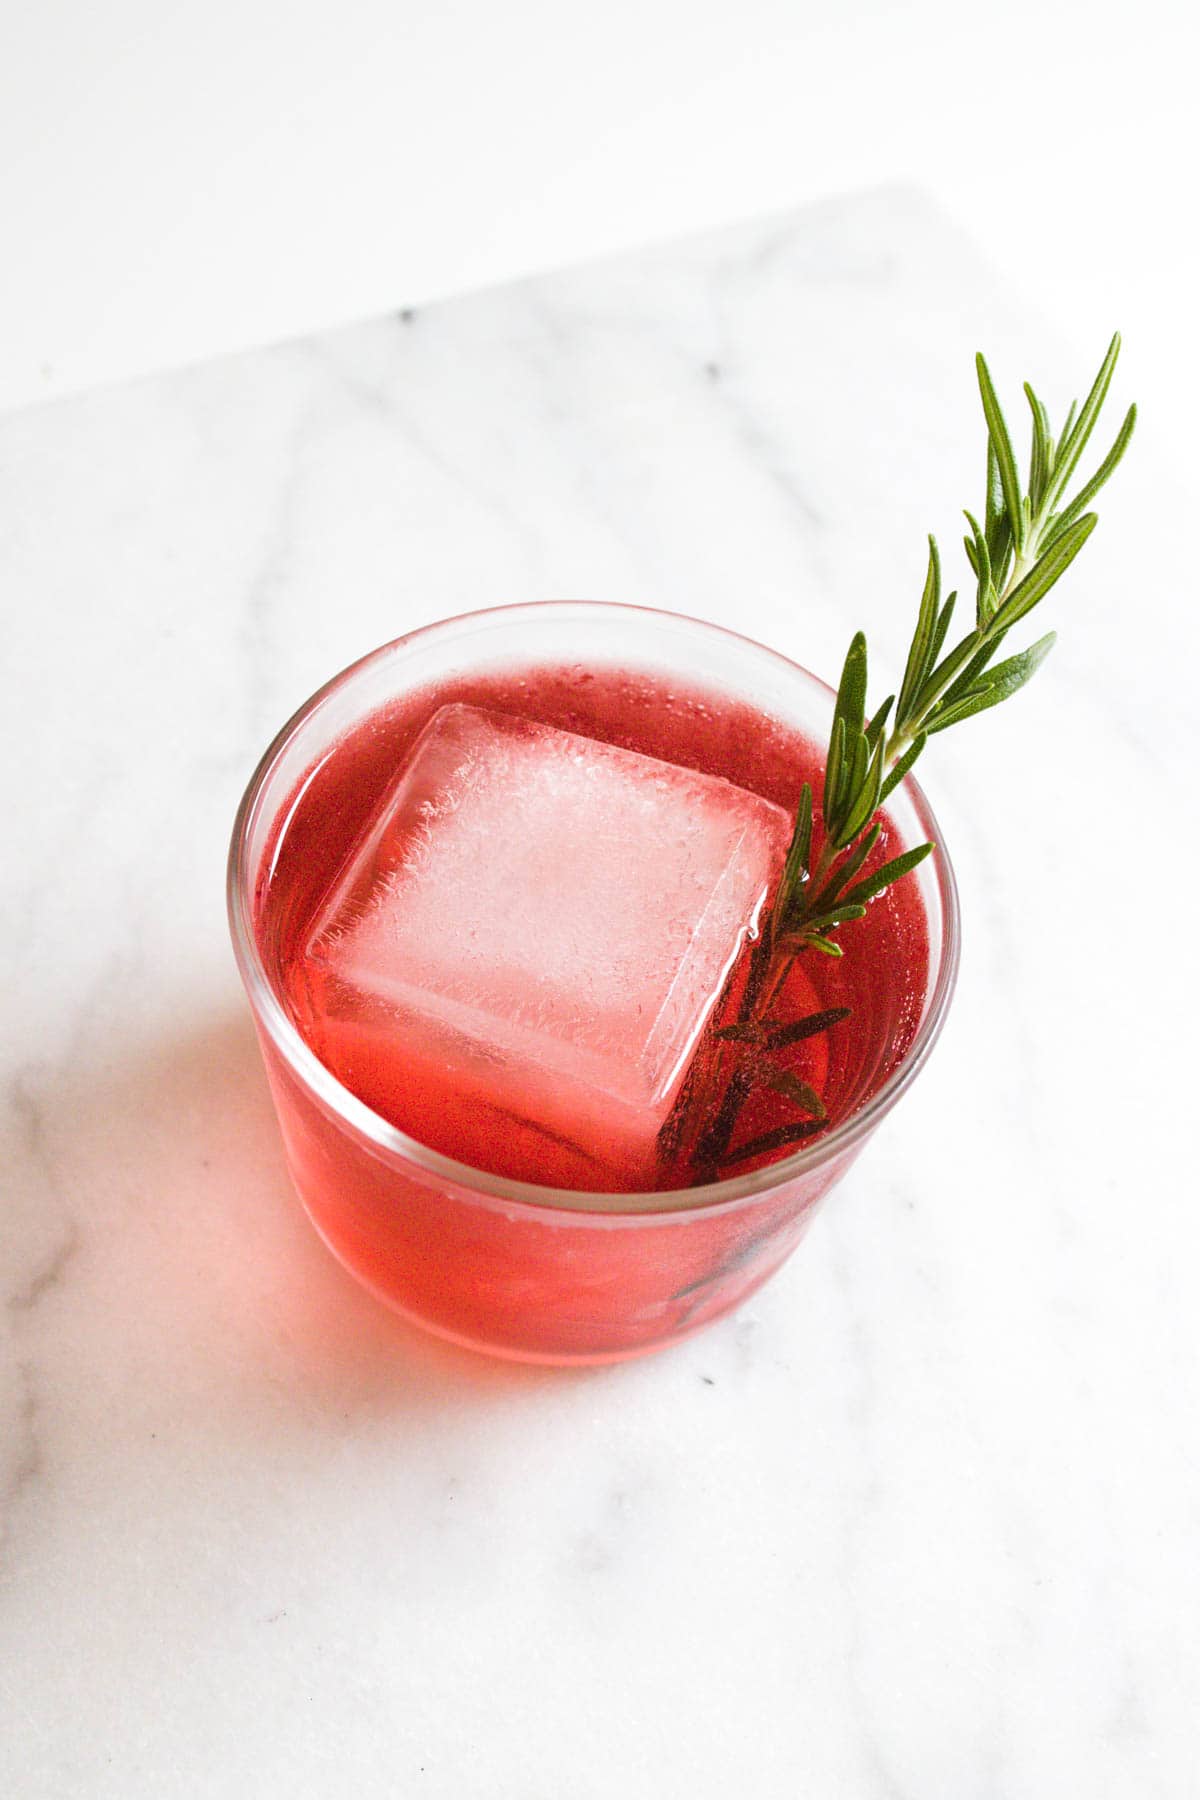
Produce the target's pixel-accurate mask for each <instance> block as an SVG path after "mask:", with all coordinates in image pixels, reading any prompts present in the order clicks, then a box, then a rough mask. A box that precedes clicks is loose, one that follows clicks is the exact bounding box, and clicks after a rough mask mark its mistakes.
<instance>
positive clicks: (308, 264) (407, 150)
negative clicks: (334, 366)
mask: <svg viewBox="0 0 1200 1800" xmlns="http://www.w3.org/2000/svg"><path fill="white" fill-rule="evenodd" d="M1194 12H1195V9H1194V7H1192V6H1190V5H1187V4H1184V3H1183V0H1141V3H1140V4H1139V5H1137V6H1136V7H1134V6H1127V5H1123V6H1115V5H1111V4H1108V3H1107V0H1099V4H1093V5H1083V4H1078V3H1076V0H1040V3H1037V0H1033V3H1031V0H1009V3H1008V4H1006V5H1005V6H1003V7H1001V8H995V7H992V8H987V9H985V8H982V7H976V6H972V5H970V4H964V0H908V3H907V4H902V5H901V4H888V3H887V0H859V3H857V4H840V5H836V4H835V5H831V4H828V0H825V3H822V4H817V3H816V0H737V3H736V4H734V3H732V0H605V4H603V5H588V6H584V5H580V4H577V3H572V0H509V3H508V4H504V5H498V4H495V3H494V0H440V3H438V4H432V3H427V4H422V5H417V4H414V0H339V4H337V5H323V6H316V5H313V4H311V3H310V4H305V3H304V0H299V4H297V3H296V0H292V3H290V4H287V5H285V4H283V3H282V0H238V4H237V5H233V4H230V0H224V3H221V0H208V3H207V4H205V5H196V4H187V3H184V0H101V3H100V4H95V3H92V4H84V0H38V3H37V4H32V3H30V0H3V5H2V6H0V21H2V33H0V36H2V42H0V52H2V53H0V233H2V239H0V241H2V243H3V249H4V274H3V282H2V284H0V407H13V406H20V405H23V404H26V403H29V402H31V401H37V400H40V399H43V398H47V397H53V396H55V395H58V394H62V393H66V392H69V391H72V390H74V389H78V388H80V387H85V386H88V385H91V384H93V383H95V382H100V381H108V380H112V379H115V378H120V377H123V376H127V375H130V374H136V373H140V372H143V371H147V370H150V369H155V368H160V367H163V366H166V365H170V364H173V363H177V362H182V361H191V360H194V359H197V358H201V357H205V356H209V355H211V354H213V353H215V352H219V351H224V350H229V349H237V348H241V347H244V346H248V345H251V344H257V343H263V342H268V341H271V340H274V339H277V338H279V337H282V336H287V335H291V334H295V333H299V332H307V331H310V330H312V329H314V328H317V327H319V326H322V325H327V324H332V323H336V322H340V321H342V320H346V319H351V318H357V317H360V316H365V315H369V314H372V313H377V312H381V311H384V310H386V309H388V308H389V307H392V306H394V305H398V304H400V303H403V302H410V303H411V302H420V301H421V300H424V299H427V298H430V297H433V296H435V295H440V294H444V293H448V292H451V291H454V290H456V289H460V288H463V287H466V286H471V285H475V284H478V283H482V282H490V281H495V280H500V279H503V278H505V277H508V276H511V275H514V274H518V273H525V272H529V271H532V270H535V269H540V268H545V267H552V266H554V265H556V264H558V263H560V262H563V261H567V260H570V259H577V258H581V257H586V256H590V255H592V254H595V253H597V252H601V251H605V250H611V249H617V248H622V247H625V246H629V245H633V244H637V243H640V242H641V241H643V240H646V239H649V238H653V237H656V236H660V235H668V234H673V233H678V232H682V231H686V230H689V229H691V228H693V227H697V226H704V225H710V224H717V223H721V222H724V221H726V220H729V219H732V218H734V217H738V216H741V215H746V214H754V213H758V212H762V211H765V210H770V209H772V208H776V207H784V206H790V205H793V204H795V203H796V202H797V201H802V200H805V199H808V198H815V197H818V196H821V195H824V194H828V193H831V192H837V191H840V190H843V189H847V188H852V187H855V186H859V185H864V184H873V183H879V182H882V181H895V180H910V181H917V182H920V183H923V184H924V185H925V186H927V187H928V188H929V189H931V190H932V191H933V193H934V194H935V195H936V196H937V197H938V198H939V199H940V201H941V202H942V203H943V205H945V206H946V207H947V208H949V209H950V210H951V211H952V212H953V213H954V214H955V215H956V216H957V217H958V218H959V219H960V220H961V221H962V222H964V223H966V224H968V225H970V226H972V227H973V228H974V230H975V232H976V234H977V236H978V237H979V239H980V240H982V241H984V242H985V243H986V245H987V246H988V249H989V253H990V255H991V256H992V258H993V259H994V262H995V264H996V265H997V267H998V269H1000V270H1001V271H1002V272H1003V273H1004V274H1005V275H1007V276H1008V278H1009V279H1010V280H1015V281H1016V282H1017V283H1018V285H1020V286H1021V287H1023V289H1024V291H1025V292H1026V294H1027V295H1029V296H1031V297H1032V298H1034V299H1035V300H1037V301H1038V302H1039V303H1040V305H1041V306H1042V307H1043V309H1044V310H1045V312H1046V314H1047V315H1048V317H1049V318H1050V319H1051V320H1053V321H1054V322H1056V323H1057V324H1058V326H1059V327H1060V328H1063V327H1066V328H1068V329H1070V330H1072V331H1075V332H1077V333H1078V335H1079V337H1080V339H1081V342H1082V343H1083V344H1085V345H1087V346H1091V347H1093V348H1094V351H1095V353H1096V355H1097V356H1098V353H1099V350H1100V348H1101V347H1102V345H1103V343H1104V341H1105V340H1106V338H1107V335H1108V332H1109V330H1110V329H1111V328H1112V326H1113V325H1114V324H1119V325H1120V326H1121V328H1122V329H1123V331H1124V333H1125V337H1126V343H1127V362H1126V380H1127V382H1128V383H1129V391H1131V392H1134V393H1136V394H1138V396H1139V397H1140V399H1141V400H1142V403H1143V423H1144V429H1145V430H1147V431H1148V432H1149V433H1150V434H1151V435H1155V436H1158V435H1166V436H1167V437H1168V438H1169V439H1170V441H1171V442H1172V444H1173V446H1174V447H1175V448H1176V449H1179V450H1181V449H1182V448H1183V447H1184V434H1185V428H1186V423H1187V413H1188V408H1189V406H1190V402H1191V398H1192V394H1193V392H1194V387H1195V377H1196V359H1195V352H1194V351H1193V350H1192V348H1191V346H1190V342H1189V340H1190V339H1191V338H1192V335H1193V319H1194V310H1195V294H1196V286H1197V283H1196V274H1197V253H1196V231H1195V224H1194V211H1195V208H1194V200H1193V193H1192V182H1193V178H1194V177H1193V170H1192V165H1193V164H1194V163H1195V162H1196V160H1197V159H1196V156H1195V150H1196V132H1195V127H1194V124H1193V116H1194V110H1195V102H1194V94H1193V81H1194V74H1195V65H1196V51H1197V34H1196V27H1195V25H1194V23H1193V18H1194ZM1090 354H1091V352H1090V351H1089V355H1090Z"/></svg>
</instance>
